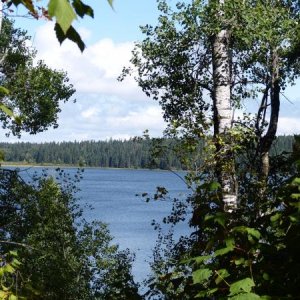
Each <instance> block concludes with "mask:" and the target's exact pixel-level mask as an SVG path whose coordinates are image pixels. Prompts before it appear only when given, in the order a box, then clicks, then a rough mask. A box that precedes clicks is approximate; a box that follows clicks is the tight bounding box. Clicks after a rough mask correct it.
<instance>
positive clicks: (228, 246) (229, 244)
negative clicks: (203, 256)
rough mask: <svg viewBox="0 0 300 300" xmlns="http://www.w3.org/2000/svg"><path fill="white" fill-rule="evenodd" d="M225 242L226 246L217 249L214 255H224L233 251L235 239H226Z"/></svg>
mask: <svg viewBox="0 0 300 300" xmlns="http://www.w3.org/2000/svg"><path fill="white" fill-rule="evenodd" d="M225 243H226V247H225V248H222V249H218V250H216V251H215V253H214V256H220V255H224V254H227V253H228V252H231V251H233V250H234V247H235V241H234V239H233V238H228V239H226V240H225Z"/></svg>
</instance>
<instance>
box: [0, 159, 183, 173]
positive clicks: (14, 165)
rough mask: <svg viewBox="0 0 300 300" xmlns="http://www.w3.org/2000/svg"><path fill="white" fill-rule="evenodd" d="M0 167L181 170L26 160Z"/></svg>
mask: <svg viewBox="0 0 300 300" xmlns="http://www.w3.org/2000/svg"><path fill="white" fill-rule="evenodd" d="M0 167H16V168H18V167H19V168H80V169H111V170H155V171H168V172H170V171H172V172H178V171H183V170H175V169H172V170H166V169H158V168H157V169H150V168H112V167H95V166H79V165H72V164H51V163H43V164H33V163H26V162H9V161H5V162H2V163H0Z"/></svg>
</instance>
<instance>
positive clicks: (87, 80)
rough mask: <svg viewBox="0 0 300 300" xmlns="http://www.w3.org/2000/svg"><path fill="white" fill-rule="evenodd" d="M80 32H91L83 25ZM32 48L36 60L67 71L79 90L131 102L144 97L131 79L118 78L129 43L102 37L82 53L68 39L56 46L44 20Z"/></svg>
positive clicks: (130, 43) (130, 44) (129, 46)
mask: <svg viewBox="0 0 300 300" xmlns="http://www.w3.org/2000/svg"><path fill="white" fill-rule="evenodd" d="M79 31H80V30H79ZM81 31H82V32H86V33H85V34H86V35H89V34H90V33H89V32H88V31H86V30H85V29H84V28H82V29H81ZM35 47H36V48H37V50H38V59H42V60H44V61H45V62H46V63H47V64H48V65H49V66H51V67H53V68H56V69H63V70H65V71H67V72H68V75H69V77H70V78H71V80H72V82H73V83H74V85H75V87H76V90H77V91H78V92H85V93H101V94H107V95H117V96H121V97H123V98H124V97H126V99H130V100H131V101H133V100H135V101H137V100H141V99H145V98H146V97H145V96H144V94H143V93H142V92H141V90H140V89H139V88H138V86H137V84H136V83H135V81H134V79H133V78H129V77H128V78H127V79H126V80H125V81H124V82H118V81H117V77H118V76H119V75H120V74H121V71H122V69H123V67H124V66H128V64H129V60H130V57H131V51H132V49H133V43H132V42H126V43H118V44H117V43H114V42H113V41H112V40H111V39H102V40H99V41H97V42H96V43H94V44H91V45H89V46H88V47H87V48H86V49H85V51H84V52H83V53H81V52H80V51H79V49H77V47H76V45H75V44H74V43H72V42H70V41H65V42H63V44H62V45H61V46H59V44H58V42H57V40H56V37H55V33H54V30H53V28H52V24H51V23H46V24H45V25H44V26H41V27H39V28H38V30H37V32H36V37H35Z"/></svg>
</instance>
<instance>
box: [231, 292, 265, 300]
mask: <svg viewBox="0 0 300 300" xmlns="http://www.w3.org/2000/svg"><path fill="white" fill-rule="evenodd" d="M229 299H230V300H258V299H261V298H260V296H258V295H256V294H254V293H247V294H239V295H236V296H233V297H229Z"/></svg>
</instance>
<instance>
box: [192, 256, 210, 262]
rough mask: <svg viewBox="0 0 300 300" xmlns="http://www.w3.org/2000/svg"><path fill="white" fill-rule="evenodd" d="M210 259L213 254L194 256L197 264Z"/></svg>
mask: <svg viewBox="0 0 300 300" xmlns="http://www.w3.org/2000/svg"><path fill="white" fill-rule="evenodd" d="M209 259H211V255H203V256H197V257H195V258H193V259H192V260H193V261H195V263H196V264H202V263H204V262H206V261H207V260H209Z"/></svg>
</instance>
